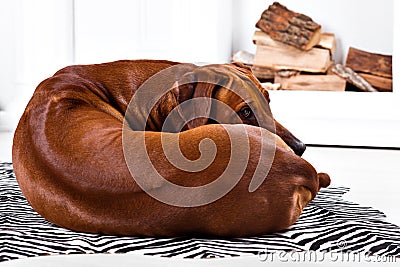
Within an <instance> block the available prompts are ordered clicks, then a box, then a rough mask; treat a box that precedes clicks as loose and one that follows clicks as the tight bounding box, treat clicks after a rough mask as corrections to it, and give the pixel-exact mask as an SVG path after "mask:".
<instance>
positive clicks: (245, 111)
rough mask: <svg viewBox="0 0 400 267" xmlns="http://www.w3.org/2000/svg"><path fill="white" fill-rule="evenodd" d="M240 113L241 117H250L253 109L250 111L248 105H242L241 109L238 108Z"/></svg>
mask: <svg viewBox="0 0 400 267" xmlns="http://www.w3.org/2000/svg"><path fill="white" fill-rule="evenodd" d="M240 115H241V116H242V117H243V118H246V119H248V118H250V117H252V116H253V111H252V110H251V108H249V107H244V108H242V109H241V110H240Z"/></svg>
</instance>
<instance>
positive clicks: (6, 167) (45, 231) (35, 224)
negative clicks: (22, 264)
mask: <svg viewBox="0 0 400 267" xmlns="http://www.w3.org/2000/svg"><path fill="white" fill-rule="evenodd" d="M348 191H349V189H348V188H345V187H331V188H327V189H324V190H322V191H321V192H320V193H319V194H318V196H317V197H316V198H315V199H314V200H313V201H312V203H310V204H309V205H308V206H307V207H306V208H305V210H304V212H303V214H302V215H301V217H300V219H299V220H298V222H297V223H296V224H294V225H293V226H292V227H291V228H290V229H288V230H285V231H282V232H279V233H275V234H270V235H264V236H257V237H249V238H232V239H200V238H189V237H177V238H137V237H117V236H106V235H97V234H87V233H77V232H73V231H70V230H67V229H64V228H60V227H57V226H55V225H53V224H51V223H50V222H48V221H46V220H45V219H43V218H42V217H40V216H39V215H38V214H37V213H36V212H35V211H33V210H32V208H31V207H30V206H29V204H28V203H27V201H26V200H25V198H24V196H23V195H22V193H21V191H20V190H19V187H18V184H17V181H16V179H15V175H14V172H13V169H12V164H11V163H0V262H1V261H7V260H11V259H20V258H27V257H34V256H41V255H60V254H92V253H136V254H141V255H154V256H164V257H179V258H216V257H233V256H244V255H260V253H265V252H268V253H274V252H278V251H298V252H304V251H317V252H354V253H363V254H364V255H376V256H391V257H400V228H399V227H398V226H396V225H393V224H391V223H388V222H386V221H385V215H384V214H383V213H382V212H380V211H378V210H375V209H373V208H368V207H362V206H360V205H358V204H355V203H351V202H349V201H346V200H344V199H343V195H344V194H345V193H346V192H348Z"/></svg>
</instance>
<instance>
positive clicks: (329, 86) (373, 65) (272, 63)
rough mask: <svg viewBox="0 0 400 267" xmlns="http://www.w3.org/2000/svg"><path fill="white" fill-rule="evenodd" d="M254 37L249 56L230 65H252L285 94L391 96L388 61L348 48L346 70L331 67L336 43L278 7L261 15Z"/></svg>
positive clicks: (310, 22) (311, 23)
mask: <svg viewBox="0 0 400 267" xmlns="http://www.w3.org/2000/svg"><path fill="white" fill-rule="evenodd" d="M256 27H257V28H258V29H259V30H257V31H256V32H255V33H254V35H253V42H254V44H255V45H256V46H257V49H256V53H255V55H254V56H251V55H249V54H244V53H243V52H242V53H241V54H240V55H238V54H237V55H235V56H236V58H235V56H234V59H233V60H236V61H238V60H239V61H241V60H240V59H241V58H245V60H244V61H245V63H246V64H248V65H251V67H252V70H253V73H254V74H255V75H256V76H257V77H258V78H259V79H260V80H265V81H268V82H273V83H279V84H280V89H286V90H329V91H344V90H346V88H349V85H350V84H351V85H353V86H354V87H355V88H357V89H358V90H360V91H377V90H379V91H391V90H392V83H391V81H392V80H391V79H392V73H391V56H385V55H379V54H372V53H368V52H366V51H361V50H357V49H355V48H350V50H349V53H348V57H347V60H346V64H345V66H343V65H338V64H334V61H333V55H334V53H335V50H336V39H335V35H334V34H332V33H324V32H322V30H321V29H322V27H321V25H320V24H318V23H316V22H314V21H313V20H312V19H311V18H310V17H309V16H306V15H304V14H301V13H297V12H294V11H291V10H289V9H288V8H287V7H285V6H283V5H281V4H280V3H278V2H275V3H273V4H272V5H270V6H269V7H268V9H267V10H265V11H264V12H262V14H261V17H260V19H259V20H258V22H257V23H256Z"/></svg>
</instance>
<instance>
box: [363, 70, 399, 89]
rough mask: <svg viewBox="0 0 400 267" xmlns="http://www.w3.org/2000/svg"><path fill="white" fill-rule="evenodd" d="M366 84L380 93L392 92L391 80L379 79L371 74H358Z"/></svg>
mask: <svg viewBox="0 0 400 267" xmlns="http://www.w3.org/2000/svg"><path fill="white" fill-rule="evenodd" d="M359 75H360V76H361V77H363V78H364V79H365V80H366V81H367V82H369V83H370V84H371V85H372V86H373V87H375V88H376V89H377V90H378V91H380V92H392V91H393V80H392V79H390V78H386V77H380V76H376V75H372V74H366V73H359Z"/></svg>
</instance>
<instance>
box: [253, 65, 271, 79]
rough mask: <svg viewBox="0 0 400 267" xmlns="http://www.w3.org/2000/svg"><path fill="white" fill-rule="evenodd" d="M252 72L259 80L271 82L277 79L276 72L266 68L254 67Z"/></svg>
mask: <svg viewBox="0 0 400 267" xmlns="http://www.w3.org/2000/svg"><path fill="white" fill-rule="evenodd" d="M251 71H252V72H253V74H254V76H256V77H257V78H259V79H263V80H269V79H274V77H275V72H276V71H275V70H273V69H271V68H265V67H260V66H254V65H253V66H252V67H251Z"/></svg>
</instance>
